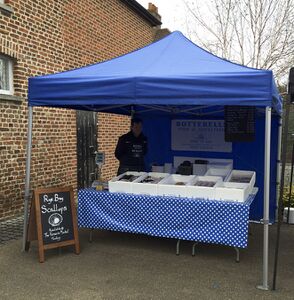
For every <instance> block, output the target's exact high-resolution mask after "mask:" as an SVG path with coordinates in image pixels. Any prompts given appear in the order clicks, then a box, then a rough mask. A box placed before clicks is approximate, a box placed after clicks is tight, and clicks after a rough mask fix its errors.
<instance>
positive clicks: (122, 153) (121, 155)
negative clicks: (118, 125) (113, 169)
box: [115, 118, 147, 175]
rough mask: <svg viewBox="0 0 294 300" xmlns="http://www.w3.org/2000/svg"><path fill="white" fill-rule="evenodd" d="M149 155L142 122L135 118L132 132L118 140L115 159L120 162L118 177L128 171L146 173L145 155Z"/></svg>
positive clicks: (132, 121)
mask: <svg viewBox="0 0 294 300" xmlns="http://www.w3.org/2000/svg"><path fill="white" fill-rule="evenodd" d="M146 153H147V138H146V137H145V135H144V134H143V133H142V120H141V119H139V118H133V119H132V120H131V130H130V132H128V133H127V134H124V135H122V136H121V137H120V138H119V139H118V143H117V145H116V149H115V157H116V158H117V159H118V160H119V168H118V172H117V175H120V174H122V173H125V172H127V171H138V172H141V171H145V164H144V155H145V154H146Z"/></svg>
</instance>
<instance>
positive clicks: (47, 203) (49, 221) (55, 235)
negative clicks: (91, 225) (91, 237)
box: [26, 187, 80, 262]
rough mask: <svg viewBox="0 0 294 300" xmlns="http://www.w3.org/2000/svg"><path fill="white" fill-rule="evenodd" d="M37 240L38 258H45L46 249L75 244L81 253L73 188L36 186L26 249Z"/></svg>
mask: <svg viewBox="0 0 294 300" xmlns="http://www.w3.org/2000/svg"><path fill="white" fill-rule="evenodd" d="M33 240H38V245H39V261H40V262H44V261H45V255H44V251H45V250H48V249H53V248H59V247H64V246H70V245H74V246H75V253H76V254H79V253H80V244H79V237H78V226H77V217H76V210H75V204H74V198H73V189H72V188H71V187H62V188H49V189H36V190H34V196H33V200H32V203H31V210H30V218H29V223H28V234H27V243H26V251H28V249H29V247H30V242H31V241H33Z"/></svg>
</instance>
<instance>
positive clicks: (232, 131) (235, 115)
mask: <svg viewBox="0 0 294 300" xmlns="http://www.w3.org/2000/svg"><path fill="white" fill-rule="evenodd" d="M254 139H255V107H252V106H226V107H225V140H226V141H227V142H252V141H254Z"/></svg>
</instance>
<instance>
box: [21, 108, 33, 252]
mask: <svg viewBox="0 0 294 300" xmlns="http://www.w3.org/2000/svg"><path fill="white" fill-rule="evenodd" d="M32 129H33V107H32V106H29V111H28V135H27V157H26V178H25V195H24V218H23V237H22V251H25V249H26V242H27V224H28V212H29V200H30V173H31V156H32Z"/></svg>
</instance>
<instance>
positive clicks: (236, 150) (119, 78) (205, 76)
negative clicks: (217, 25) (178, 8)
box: [28, 31, 282, 220]
mask: <svg viewBox="0 0 294 300" xmlns="http://www.w3.org/2000/svg"><path fill="white" fill-rule="evenodd" d="M28 103H29V106H49V107H63V108H72V109H83V110H93V111H104V112H112V113H120V114H127V115H129V114H130V113H131V111H134V112H136V113H138V114H140V115H141V116H142V117H143V119H144V123H145V126H144V128H145V129H144V130H145V132H146V134H147V135H148V137H149V141H150V147H149V149H150V151H149V154H148V158H147V160H148V161H149V162H150V161H157V162H167V161H172V156H173V155H177V156H179V155H185V156H186V155H188V156H203V157H204V156H207V157H216V158H219V157H221V158H233V159H234V166H235V168H237V169H245V170H255V171H256V172H257V186H258V187H259V188H260V191H259V193H258V196H257V198H256V199H255V201H254V204H253V206H252V209H251V218H252V219H256V220H259V219H260V218H262V208H263V177H264V176H263V175H264V174H263V169H264V131H265V127H264V112H262V113H258V118H257V123H256V140H255V142H252V143H234V144H233V152H232V153H231V154H229V153H208V152H206V153H205V152H199V153H195V152H194V153H191V152H188V153H186V152H178V151H177V152H175V151H171V150H170V143H171V142H170V121H171V119H172V118H178V117H180V116H181V117H185V116H186V117H187V116H190V117H191V115H192V113H194V117H193V118H194V119H197V118H198V117H199V116H200V114H199V112H200V110H198V109H199V106H201V112H202V113H206V114H207V113H213V111H216V112H219V111H221V110H223V106H224V105H249V106H255V107H257V108H260V109H261V108H265V107H266V106H271V107H273V108H274V110H275V112H277V113H278V114H279V113H280V112H281V107H282V101H281V98H280V96H279V93H278V90H277V88H276V85H275V82H274V79H273V74H272V72H271V71H269V70H257V69H253V68H248V67H245V66H241V65H238V64H235V63H232V62H229V61H226V60H224V59H221V58H219V57H216V56H215V55H213V54H211V53H209V52H207V51H205V50H203V49H202V48H200V47H198V46H197V45H195V44H193V43H192V42H191V41H190V40H188V39H187V38H186V37H185V36H184V35H183V34H182V33H180V32H177V31H176V32H173V33H171V34H170V35H168V36H167V37H165V38H163V39H161V40H159V41H157V42H155V43H153V44H150V45H148V46H146V47H144V48H142V49H139V50H136V51H134V52H131V53H129V54H126V55H123V56H120V57H118V58H115V59H112V60H109V61H106V62H102V63H98V64H94V65H90V66H86V67H83V68H79V69H75V70H71V71H66V72H62V73H58V74H52V75H46V76H38V77H34V78H30V79H29V95H28ZM194 109H195V110H194ZM262 110H263V109H262ZM211 116H212V115H211ZM215 116H218V117H220V118H223V113H222V112H220V113H216V114H215V115H214V117H215ZM277 147H278V115H274V116H273V120H272V146H271V191H270V192H271V195H270V197H271V198H270V218H271V220H273V218H274V212H275V191H276V158H277Z"/></svg>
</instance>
